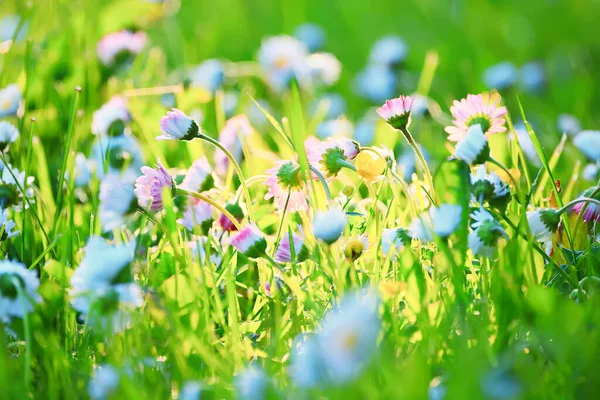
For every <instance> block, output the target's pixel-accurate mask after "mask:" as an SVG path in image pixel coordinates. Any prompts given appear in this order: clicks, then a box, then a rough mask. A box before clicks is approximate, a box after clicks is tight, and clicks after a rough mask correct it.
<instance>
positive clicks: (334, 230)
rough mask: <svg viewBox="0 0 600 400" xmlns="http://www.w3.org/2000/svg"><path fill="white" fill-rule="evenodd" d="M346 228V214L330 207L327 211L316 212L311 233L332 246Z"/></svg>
mask: <svg viewBox="0 0 600 400" xmlns="http://www.w3.org/2000/svg"><path fill="white" fill-rule="evenodd" d="M345 226H346V213H345V212H343V211H342V210H341V209H340V208H336V207H332V208H330V209H329V210H327V211H322V210H317V212H316V214H315V218H314V220H313V233H314V235H315V237H316V238H317V239H321V240H322V241H324V242H325V243H327V244H332V243H334V242H335V241H336V240H338V239H339V238H340V236H342V233H343V232H344V227H345Z"/></svg>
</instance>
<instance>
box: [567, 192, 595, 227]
mask: <svg viewBox="0 0 600 400" xmlns="http://www.w3.org/2000/svg"><path fill="white" fill-rule="evenodd" d="M596 189H597V187H592V188H590V189H588V190H586V191H585V192H583V194H582V195H581V196H580V197H579V198H588V199H589V198H593V199H596V200H600V193H598V194H596V195H595V196H594V197H592V194H593V193H594V192H595V191H596ZM584 208H585V211H583V209H584ZM571 210H572V211H573V212H574V213H576V214H581V212H582V211H583V220H584V221H585V222H589V221H595V222H598V221H600V206H598V205H596V204H594V203H577V204H575V205H574V206H573V208H572V209H571Z"/></svg>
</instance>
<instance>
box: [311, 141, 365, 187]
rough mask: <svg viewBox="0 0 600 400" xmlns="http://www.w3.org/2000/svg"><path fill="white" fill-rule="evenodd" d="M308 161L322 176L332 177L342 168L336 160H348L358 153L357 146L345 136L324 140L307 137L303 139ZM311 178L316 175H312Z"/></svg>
mask: <svg viewBox="0 0 600 400" xmlns="http://www.w3.org/2000/svg"><path fill="white" fill-rule="evenodd" d="M304 147H305V148H306V156H307V158H308V163H309V164H310V165H311V166H312V167H314V168H316V169H318V170H319V171H320V172H321V173H322V174H323V176H325V177H328V178H329V177H333V176H335V175H337V173H338V172H339V171H340V169H341V168H342V167H341V166H340V165H338V163H337V161H338V160H341V161H345V162H348V161H350V160H354V158H355V157H356V156H357V155H358V152H359V146H358V144H357V143H356V142H354V141H353V140H350V139H348V138H345V137H340V136H336V137H331V138H329V139H327V140H326V141H324V142H321V141H319V140H318V139H316V138H313V137H309V138H307V139H306V140H305V141H304ZM313 178H316V176H314V175H313Z"/></svg>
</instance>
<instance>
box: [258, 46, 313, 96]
mask: <svg viewBox="0 0 600 400" xmlns="http://www.w3.org/2000/svg"><path fill="white" fill-rule="evenodd" d="M307 57H308V49H307V48H306V45H305V44H304V43H302V42H301V41H299V40H297V39H296V38H293V37H291V36H284V35H281V36H274V37H270V38H267V39H265V40H263V42H262V44H261V47H260V50H259V52H258V62H259V63H260V65H261V67H262V68H263V69H264V71H265V73H266V75H267V80H268V81H269V84H270V85H271V87H272V88H273V90H275V91H276V92H282V91H283V90H284V89H285V88H286V87H287V86H288V84H289V83H290V81H291V80H292V79H294V78H295V79H297V80H298V82H299V83H300V86H309V85H310V70H309V68H308V64H307Z"/></svg>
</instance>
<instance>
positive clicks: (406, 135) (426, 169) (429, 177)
mask: <svg viewBox="0 0 600 400" xmlns="http://www.w3.org/2000/svg"><path fill="white" fill-rule="evenodd" d="M400 132H402V134H403V135H404V138H405V139H406V141H407V142H408V144H409V145H410V147H412V149H413V151H414V152H415V155H416V156H417V158H418V159H419V162H420V163H421V167H422V168H423V173H424V174H425V179H426V180H427V184H428V185H429V190H430V192H431V197H432V199H433V200H434V203H435V188H434V187H433V176H432V175H431V171H430V170H429V166H428V165H427V162H426V161H425V157H423V153H422V152H421V149H419V146H418V145H417V142H415V139H414V138H413V136H412V135H411V134H410V131H409V130H408V128H404V129H402V130H400Z"/></svg>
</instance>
